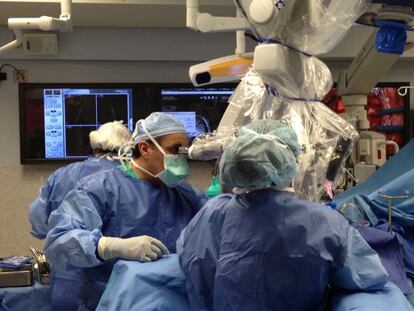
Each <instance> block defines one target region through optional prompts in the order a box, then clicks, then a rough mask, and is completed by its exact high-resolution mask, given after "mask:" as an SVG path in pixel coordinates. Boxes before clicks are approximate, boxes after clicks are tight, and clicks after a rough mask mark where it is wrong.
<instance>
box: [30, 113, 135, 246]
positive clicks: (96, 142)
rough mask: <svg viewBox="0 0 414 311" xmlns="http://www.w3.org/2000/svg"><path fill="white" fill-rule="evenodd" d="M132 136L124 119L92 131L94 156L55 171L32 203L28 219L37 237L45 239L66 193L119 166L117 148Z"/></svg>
mask: <svg viewBox="0 0 414 311" xmlns="http://www.w3.org/2000/svg"><path fill="white" fill-rule="evenodd" d="M130 139H131V133H130V132H129V130H128V129H127V128H126V127H125V126H124V125H123V124H122V121H114V122H109V123H105V124H103V125H101V126H100V127H99V128H98V129H97V130H96V131H92V132H90V133H89V141H90V145H91V147H92V150H93V153H94V156H93V157H91V158H88V159H87V160H86V161H82V162H76V163H72V164H70V165H67V166H64V167H62V168H60V169H58V170H57V171H55V172H54V173H52V174H51V175H50V176H49V178H48V179H47V181H46V182H45V184H44V185H43V186H42V187H41V188H40V191H39V196H38V197H37V198H36V199H35V200H34V201H33V202H32V203H31V204H30V207H29V220H30V223H31V225H32V230H31V233H32V235H33V236H34V237H36V238H38V239H44V238H46V234H47V232H48V219H49V216H50V214H51V213H52V212H53V211H54V210H56V209H57V208H58V207H59V205H60V203H61V202H62V200H63V198H64V197H65V195H66V194H67V193H68V192H69V191H70V190H72V189H73V187H75V185H76V183H77V182H78V181H79V180H80V179H81V178H83V177H85V176H88V175H91V174H94V173H97V172H99V171H103V170H108V169H112V168H115V167H116V166H118V165H119V162H118V161H116V160H114V159H113V156H116V155H117V154H118V149H119V148H120V147H121V146H122V145H124V144H126V143H128V141H129V140H130Z"/></svg>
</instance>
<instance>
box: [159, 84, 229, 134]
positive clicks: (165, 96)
mask: <svg viewBox="0 0 414 311" xmlns="http://www.w3.org/2000/svg"><path fill="white" fill-rule="evenodd" d="M233 91H234V88H231V87H221V88H164V89H161V111H164V112H167V113H172V114H174V115H175V116H176V117H177V118H179V119H180V120H181V121H182V122H183V124H184V125H185V127H186V130H187V134H188V136H189V138H190V141H192V140H193V139H194V138H195V137H197V136H198V135H200V134H205V133H209V132H212V131H214V130H215V129H216V128H217V127H218V125H219V123H220V120H221V118H222V116H223V114H224V112H225V110H226V109H227V106H228V101H229V98H230V96H231V95H232V94H233Z"/></svg>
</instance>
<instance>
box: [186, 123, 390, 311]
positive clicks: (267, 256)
mask: <svg viewBox="0 0 414 311" xmlns="http://www.w3.org/2000/svg"><path fill="white" fill-rule="evenodd" d="M299 152H300V146H299V144H298V141H297V137H296V135H295V132H294V131H293V130H292V129H290V128H288V127H287V126H285V125H284V124H282V123H280V122H278V121H275V120H259V121H255V122H253V123H251V124H250V125H248V126H246V127H244V128H242V129H241V131H240V135H239V137H238V138H237V139H236V140H235V141H234V142H233V143H232V144H231V145H229V146H228V147H227V148H226V149H225V151H224V154H223V156H222V159H221V161H220V175H221V181H222V183H224V184H225V185H228V186H232V187H234V191H235V192H236V193H237V194H223V195H221V196H218V197H216V198H214V199H211V200H210V201H208V203H207V204H206V205H205V206H204V207H203V209H202V210H201V211H200V212H199V213H198V214H197V215H196V216H195V217H194V218H193V220H192V221H191V222H190V223H189V225H188V226H187V228H186V229H185V231H184V232H183V234H182V236H181V238H180V243H178V245H179V255H180V264H181V266H182V268H183V270H184V272H185V276H186V283H187V284H186V285H187V290H188V295H189V299H190V303H191V308H192V310H215V311H217V310H223V311H224V310H239V311H242V310H249V311H250V310H316V308H318V307H319V306H320V305H321V304H322V303H323V302H324V299H325V297H326V293H327V289H328V288H329V287H333V288H340V289H345V290H366V291H369V290H378V289H381V288H382V287H383V285H384V284H385V283H386V281H387V278H388V275H387V273H386V271H385V270H384V268H383V266H382V265H381V262H380V260H379V257H378V255H377V254H376V253H375V252H374V251H373V250H372V249H371V248H370V247H369V246H368V244H367V243H366V242H365V241H364V240H363V238H362V237H361V236H360V234H359V233H358V231H356V230H355V229H354V228H353V227H351V226H350V225H349V224H348V222H347V221H346V219H345V218H344V217H343V216H341V215H340V214H339V213H337V212H336V211H334V210H332V209H330V208H328V207H325V206H322V205H320V204H318V203H313V202H309V201H304V200H300V199H297V198H296V197H295V195H294V193H292V189H291V188H289V186H290V184H291V182H292V179H293V178H294V176H295V173H296V172H297V164H296V157H297V156H298V155H299Z"/></svg>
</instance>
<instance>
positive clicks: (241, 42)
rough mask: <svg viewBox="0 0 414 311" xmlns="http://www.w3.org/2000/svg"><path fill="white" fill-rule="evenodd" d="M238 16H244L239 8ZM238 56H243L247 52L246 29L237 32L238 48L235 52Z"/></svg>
mask: <svg viewBox="0 0 414 311" xmlns="http://www.w3.org/2000/svg"><path fill="white" fill-rule="evenodd" d="M236 16H237V18H243V14H242V13H241V12H240V10H239V8H237V15H236ZM234 53H235V54H236V55H237V56H242V55H243V54H245V53H246V36H245V31H244V30H238V31H237V32H236V50H235V52H234Z"/></svg>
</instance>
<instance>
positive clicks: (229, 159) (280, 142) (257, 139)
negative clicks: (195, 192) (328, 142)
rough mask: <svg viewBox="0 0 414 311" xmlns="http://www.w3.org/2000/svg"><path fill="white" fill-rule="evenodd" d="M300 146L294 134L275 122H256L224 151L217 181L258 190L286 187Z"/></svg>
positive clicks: (246, 128) (243, 129)
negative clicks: (272, 186)
mask: <svg viewBox="0 0 414 311" xmlns="http://www.w3.org/2000/svg"><path fill="white" fill-rule="evenodd" d="M299 153H300V145H299V143H298V140H297V136H296V133H295V132H294V131H293V130H292V129H291V128H289V127H288V126H286V125H285V124H283V123H281V122H279V121H276V120H258V121H254V122H252V123H250V124H249V125H247V126H245V127H242V128H241V129H240V135H239V137H237V138H236V139H235V140H234V141H233V142H232V143H231V144H230V145H229V146H228V147H227V148H226V149H225V151H224V153H223V155H222V158H221V160H220V177H221V181H222V183H223V184H225V185H229V186H233V187H238V188H244V189H249V188H250V189H252V188H254V189H260V188H266V187H269V186H271V185H275V186H277V187H279V188H284V187H287V186H289V184H290V183H291V182H292V179H293V177H294V176H295V174H296V172H297V170H298V165H297V164H296V157H297V156H298V155H299Z"/></svg>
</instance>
